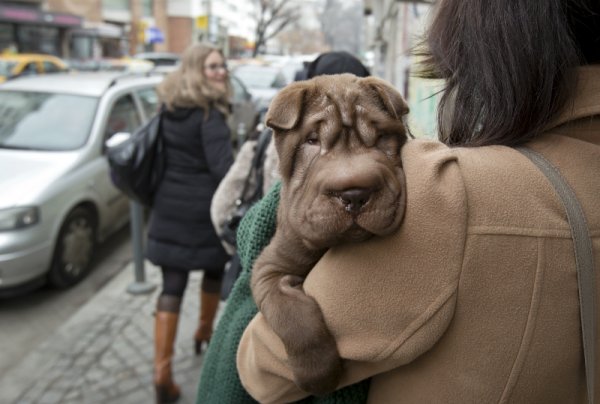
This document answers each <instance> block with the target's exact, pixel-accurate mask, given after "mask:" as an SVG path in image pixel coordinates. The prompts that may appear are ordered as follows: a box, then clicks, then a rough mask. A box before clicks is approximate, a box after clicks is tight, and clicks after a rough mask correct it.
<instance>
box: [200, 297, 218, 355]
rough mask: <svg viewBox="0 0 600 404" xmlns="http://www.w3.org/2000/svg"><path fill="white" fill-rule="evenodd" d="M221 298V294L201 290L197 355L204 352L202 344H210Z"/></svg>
mask: <svg viewBox="0 0 600 404" xmlns="http://www.w3.org/2000/svg"><path fill="white" fill-rule="evenodd" d="M220 300H221V294H220V293H219V292H217V293H209V292H206V291H204V290H201V291H200V319H199V322H198V329H197V330H196V333H195V334H194V348H195V351H196V355H200V354H201V353H202V345H203V343H206V345H208V343H209V341H210V337H212V332H213V322H214V321H215V316H216V314H217V309H218V308H219V302H220Z"/></svg>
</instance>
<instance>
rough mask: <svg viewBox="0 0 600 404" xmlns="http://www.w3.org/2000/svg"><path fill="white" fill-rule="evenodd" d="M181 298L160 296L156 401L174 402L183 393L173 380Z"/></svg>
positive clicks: (155, 380) (155, 366)
mask: <svg viewBox="0 0 600 404" xmlns="http://www.w3.org/2000/svg"><path fill="white" fill-rule="evenodd" d="M180 304H181V299H179V298H178V297H175V296H168V295H162V296H160V297H159V298H158V304H157V306H156V314H155V318H154V389H155V391H156V403H157V404H162V403H174V402H175V401H177V400H178V399H179V396H180V394H181V392H180V389H179V386H178V385H176V384H175V383H174V382H173V376H172V374H171V360H172V358H173V345H174V343H175V336H176V335H177V323H178V321H179V306H180Z"/></svg>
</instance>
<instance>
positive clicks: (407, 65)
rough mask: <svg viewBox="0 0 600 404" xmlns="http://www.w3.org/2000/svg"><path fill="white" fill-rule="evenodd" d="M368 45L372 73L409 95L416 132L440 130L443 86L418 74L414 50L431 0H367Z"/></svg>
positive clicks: (427, 133)
mask: <svg viewBox="0 0 600 404" xmlns="http://www.w3.org/2000/svg"><path fill="white" fill-rule="evenodd" d="M363 4H364V13H365V16H366V32H365V40H366V45H365V48H366V49H367V50H368V51H369V54H370V55H371V60H370V65H371V69H372V73H373V74H374V75H376V76H378V77H381V78H383V79H385V80H387V81H389V82H390V83H392V84H393V85H394V86H395V87H396V88H397V89H398V90H399V91H400V92H401V93H402V95H403V96H404V97H405V98H406V100H407V102H408V104H409V107H410V115H409V124H410V127H411V130H412V131H413V132H414V134H415V135H416V136H424V137H435V136H436V134H437V117H436V111H437V104H438V102H439V95H438V94H439V92H440V91H441V90H442V88H443V86H442V84H443V83H441V82H439V81H435V80H425V79H420V78H417V77H415V75H414V73H415V71H416V67H415V66H416V65H417V64H418V60H417V59H416V57H415V56H413V55H412V51H413V49H414V48H415V46H416V45H417V44H418V42H419V40H420V38H421V36H422V33H423V30H424V28H425V27H426V25H427V23H428V21H429V14H430V13H429V12H430V10H431V4H430V2H427V1H398V0H364V3H363Z"/></svg>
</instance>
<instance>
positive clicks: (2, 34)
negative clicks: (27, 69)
mask: <svg viewBox="0 0 600 404" xmlns="http://www.w3.org/2000/svg"><path fill="white" fill-rule="evenodd" d="M16 43H17V41H16V38H15V31H14V26H13V25H12V24H0V53H2V52H11V53H12V52H16V51H17V48H16V47H17V44H16Z"/></svg>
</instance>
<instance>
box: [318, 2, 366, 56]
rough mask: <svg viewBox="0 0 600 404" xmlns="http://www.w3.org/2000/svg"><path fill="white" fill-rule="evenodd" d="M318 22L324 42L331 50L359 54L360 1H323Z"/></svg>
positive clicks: (361, 24) (361, 17) (360, 29)
mask: <svg viewBox="0 0 600 404" xmlns="http://www.w3.org/2000/svg"><path fill="white" fill-rule="evenodd" d="M320 20H321V30H322V31H323V35H324V36H325V42H326V43H327V44H328V45H329V46H330V47H331V49H333V50H336V51H342V50H344V51H347V52H350V53H353V54H355V55H358V54H360V51H361V45H362V27H363V15H362V2H361V1H360V0H325V1H324V7H323V11H322V13H321V15H320Z"/></svg>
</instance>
